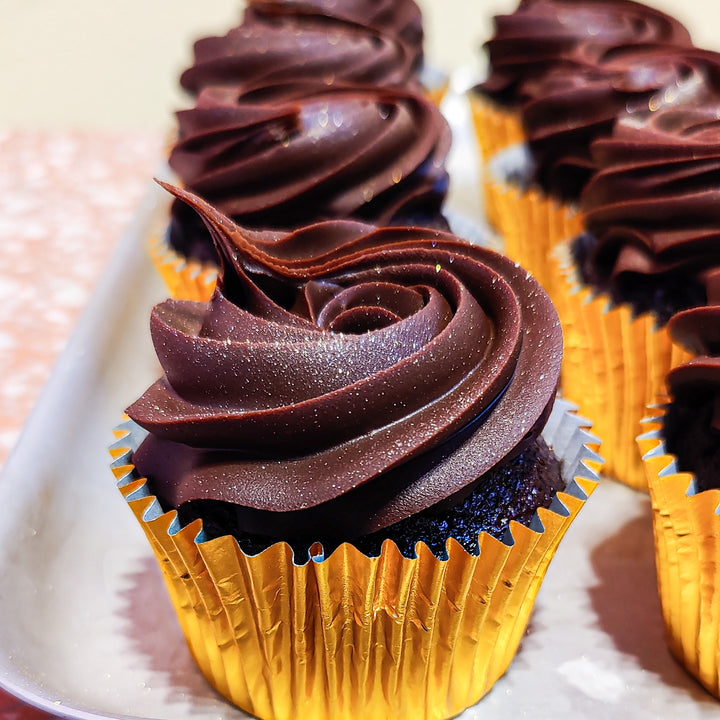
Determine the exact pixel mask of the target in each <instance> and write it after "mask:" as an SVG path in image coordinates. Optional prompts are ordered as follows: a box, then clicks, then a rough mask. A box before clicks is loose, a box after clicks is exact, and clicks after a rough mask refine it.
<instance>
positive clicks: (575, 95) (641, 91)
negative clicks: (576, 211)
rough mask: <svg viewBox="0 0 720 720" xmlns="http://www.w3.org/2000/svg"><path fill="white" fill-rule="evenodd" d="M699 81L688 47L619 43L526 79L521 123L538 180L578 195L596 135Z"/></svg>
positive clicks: (553, 190)
mask: <svg viewBox="0 0 720 720" xmlns="http://www.w3.org/2000/svg"><path fill="white" fill-rule="evenodd" d="M696 85H697V68H695V67H694V66H693V61H692V59H691V58H690V57H688V55H687V50H686V49H685V48H677V47H668V46H652V47H650V46H625V47H618V48H614V49H613V50H611V51H609V52H607V53H606V54H605V55H603V56H602V57H601V58H599V59H598V61H597V62H595V63H588V64H587V66H586V67H585V68H584V69H583V70H581V71H578V70H577V69H574V68H573V69H571V68H568V67H562V68H555V69H553V70H551V71H549V72H547V73H546V74H544V75H543V76H542V77H541V78H536V79H534V80H530V81H528V82H527V83H525V85H524V86H523V88H524V95H525V96H526V98H527V101H526V102H525V104H524V105H523V107H522V120H523V126H524V128H525V132H526V134H527V138H528V142H529V144H530V148H531V150H532V155H533V159H534V163H535V180H536V181H537V182H538V183H539V185H540V186H541V187H542V188H543V190H544V191H545V192H546V193H548V194H552V195H555V196H558V197H560V198H563V199H565V200H577V199H578V197H579V196H580V194H581V192H582V190H583V188H584V187H585V185H586V184H587V182H588V180H589V179H590V176H591V174H592V172H593V170H594V169H595V162H594V160H593V158H592V155H591V150H590V146H591V143H592V142H593V141H594V140H595V139H597V138H602V137H607V136H608V135H610V134H611V132H612V129H613V126H614V124H615V122H616V119H617V118H619V117H622V116H624V115H625V113H626V112H627V111H631V112H632V111H637V110H642V109H647V108H648V107H653V108H654V109H656V108H657V107H658V106H659V105H661V104H662V103H663V102H665V100H664V98H665V97H666V96H673V97H675V96H679V95H681V94H682V93H685V94H687V93H688V92H689V90H688V88H692V87H695V86H696ZM666 91H667V92H666Z"/></svg>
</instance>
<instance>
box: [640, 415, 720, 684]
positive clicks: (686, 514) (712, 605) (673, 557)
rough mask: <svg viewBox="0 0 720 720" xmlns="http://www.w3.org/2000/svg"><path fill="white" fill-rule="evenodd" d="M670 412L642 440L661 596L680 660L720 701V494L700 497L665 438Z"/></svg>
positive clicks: (648, 426)
mask: <svg viewBox="0 0 720 720" xmlns="http://www.w3.org/2000/svg"><path fill="white" fill-rule="evenodd" d="M664 415H665V410H664V408H663V407H662V406H661V407H657V406H656V407H655V409H654V415H653V416H652V417H649V418H647V419H645V420H644V422H643V427H644V429H645V432H644V433H643V434H642V435H640V436H639V437H638V439H637V442H638V446H639V448H640V452H641V453H642V455H643V463H644V467H645V471H646V473H647V482H648V486H649V489H650V497H651V499H652V508H653V528H654V531H655V561H656V564H657V575H658V590H659V592H660V601H661V605H662V611H663V619H664V621H665V629H666V633H667V639H668V644H669V646H670V650H671V651H672V653H673V655H674V656H675V657H676V658H677V660H678V661H679V662H680V663H681V664H682V665H683V666H684V667H685V668H686V669H687V670H688V672H689V673H690V674H691V675H693V676H694V677H695V678H697V680H698V681H699V682H700V683H701V684H702V685H703V686H704V687H705V688H706V689H707V690H708V691H709V692H711V693H712V694H713V695H715V696H718V697H720V563H718V558H720V515H719V514H718V513H719V512H720V490H705V491H703V492H698V490H697V488H696V485H695V479H694V476H693V475H692V474H691V473H685V472H678V471H677V464H676V459H675V457H674V456H673V455H669V454H668V453H667V451H666V449H665V444H664V441H663V437H662V427H663V418H664Z"/></svg>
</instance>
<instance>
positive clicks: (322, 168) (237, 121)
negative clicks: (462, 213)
mask: <svg viewBox="0 0 720 720" xmlns="http://www.w3.org/2000/svg"><path fill="white" fill-rule="evenodd" d="M178 120H179V124H180V139H179V141H178V143H177V144H176V146H175V147H174V148H173V150H172V153H171V155H170V165H171V167H172V168H173V169H174V170H175V172H176V173H177V174H178V176H179V177H180V179H181V180H182V182H183V184H184V185H185V186H186V187H187V188H189V189H190V190H192V191H193V192H195V193H197V194H198V195H201V196H202V197H203V198H204V199H206V200H208V201H209V202H211V203H212V204H214V205H216V206H217V207H218V208H219V209H220V210H221V211H222V212H223V213H225V214H226V215H228V216H230V217H232V218H233V219H234V220H236V221H237V222H239V223H241V224H242V225H244V226H247V227H253V228H263V229H265V228H294V227H299V226H301V225H305V224H308V223H311V222H316V221H318V220H324V219H331V218H344V217H348V218H356V219H361V220H364V221H369V222H372V223H375V224H379V225H387V224H399V223H408V222H414V223H417V224H420V223H421V222H423V221H424V222H425V223H426V224H427V223H430V224H434V223H439V224H440V225H444V220H442V218H441V216H440V206H441V204H442V202H443V200H444V197H445V194H446V192H447V186H448V174H447V170H446V169H445V159H446V157H447V153H448V150H449V147H450V129H449V127H448V125H447V123H446V121H445V120H444V118H443V117H442V115H441V114H440V111H439V110H438V109H437V107H435V105H433V104H432V103H431V102H430V101H429V100H426V99H425V98H423V97H422V96H420V95H417V94H415V93H411V92H408V91H404V90H399V89H388V88H385V89H382V88H376V87H340V86H335V87H332V88H328V87H326V86H325V85H323V84H322V83H293V84H288V85H277V86H269V87H265V88H262V89H261V90H258V91H254V92H251V93H247V94H243V93H242V92H241V91H239V90H237V89H232V88H208V89H206V90H205V91H204V92H203V93H201V95H200V97H199V99H198V102H197V105H196V107H195V108H193V109H192V110H185V111H182V112H180V113H178ZM444 226H445V227H446V225H444ZM170 243H171V245H172V246H173V247H175V248H176V249H177V250H179V251H180V252H182V253H183V254H185V255H191V256H195V257H200V258H201V259H210V258H211V257H214V249H213V248H212V243H211V240H210V237H209V234H208V233H207V231H206V230H205V229H204V228H202V227H201V223H199V221H198V220H197V218H196V215H195V213H194V212H193V211H190V210H188V209H187V208H186V207H185V206H184V205H183V204H179V203H175V205H174V207H173V218H172V224H171V230H170ZM203 253H205V254H206V256H205V257H204V256H203Z"/></svg>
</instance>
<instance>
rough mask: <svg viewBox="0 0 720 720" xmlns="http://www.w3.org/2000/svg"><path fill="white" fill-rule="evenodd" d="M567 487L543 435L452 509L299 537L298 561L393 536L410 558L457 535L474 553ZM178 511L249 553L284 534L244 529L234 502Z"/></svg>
mask: <svg viewBox="0 0 720 720" xmlns="http://www.w3.org/2000/svg"><path fill="white" fill-rule="evenodd" d="M150 483H151V487H152V481H150ZM562 489H564V483H563V481H562V478H561V473H560V462H559V461H558V459H557V458H556V457H555V455H554V453H553V452H552V450H550V449H549V448H548V446H547V445H546V444H545V442H544V441H543V440H542V439H541V438H537V439H536V440H535V441H534V442H532V443H530V444H529V445H528V446H527V447H526V448H525V450H524V451H523V452H521V453H520V454H519V455H517V456H516V457H514V458H513V459H512V460H510V461H508V462H507V463H505V464H504V465H502V466H501V467H498V468H495V469H494V470H492V471H491V472H490V473H488V474H487V475H486V476H485V477H484V478H483V479H482V480H481V481H480V482H479V483H478V485H477V486H476V488H475V489H474V491H473V492H472V493H471V494H470V495H469V496H468V497H466V498H465V500H463V501H462V502H460V503H459V504H457V505H455V506H453V507H451V508H446V509H443V510H442V511H436V512H432V509H430V510H427V511H425V512H422V513H419V514H417V515H415V516H412V517H410V518H407V519H406V520H403V521H401V522H399V523H396V524H395V525H391V526H390V527H388V528H386V529H384V530H382V531H379V532H377V533H373V534H371V535H366V536H364V537H360V538H327V537H323V536H322V534H321V533H318V536H317V537H313V538H308V540H307V541H301V540H296V541H293V542H292V543H291V545H292V547H293V551H294V553H295V561H296V562H298V563H303V562H306V561H307V559H308V555H309V550H310V547H311V546H312V545H313V544H314V543H316V542H321V543H322V545H323V549H324V552H325V554H326V555H329V554H330V553H332V551H333V550H334V549H335V548H337V547H338V546H339V545H340V544H341V543H342V542H345V541H350V542H352V544H353V545H355V547H357V548H358V549H359V550H361V551H362V552H364V553H365V554H366V555H369V556H377V555H379V554H380V552H381V548H382V544H383V542H384V541H385V540H386V539H391V540H393V541H394V542H395V543H396V544H397V546H398V548H399V549H400V551H401V552H402V554H403V555H404V556H405V557H408V558H412V557H415V546H416V544H417V543H418V542H421V541H422V542H424V543H426V544H427V545H428V547H429V548H430V550H431V551H432V552H433V553H434V554H435V555H436V556H437V557H438V558H440V559H446V558H447V548H446V543H447V540H448V539H449V538H451V537H452V538H455V540H457V541H458V542H459V543H460V544H461V545H462V546H463V547H464V548H465V549H466V550H467V551H468V552H469V553H471V554H474V555H478V554H479V548H478V535H479V534H480V533H481V532H487V533H489V534H490V535H492V536H493V537H496V538H498V539H500V538H501V537H502V535H503V534H504V533H505V531H506V530H507V528H508V526H509V524H510V521H511V520H517V521H518V522H521V523H524V524H528V523H529V522H530V521H531V519H532V517H533V515H534V514H535V511H536V510H537V509H538V508H540V507H545V508H547V507H549V506H550V503H551V502H552V499H553V497H554V495H555V494H556V493H557V492H558V491H559V490H562ZM160 500H161V503H162V499H160ZM178 515H179V519H180V522H181V524H182V525H183V526H185V525H187V524H189V523H191V522H192V521H194V520H196V519H197V518H201V519H202V521H203V531H204V536H205V539H208V540H209V539H212V538H216V537H221V536H223V535H233V536H234V537H235V538H236V539H237V541H238V543H239V545H240V547H241V549H242V550H243V552H245V553H247V554H248V555H255V554H257V553H260V552H262V551H263V550H265V549H266V548H267V547H269V546H270V545H272V544H274V543H275V542H278V541H280V540H282V539H283V538H272V537H264V536H262V535H257V534H249V533H246V532H243V530H242V528H241V527H239V526H238V522H237V513H236V511H235V507H234V506H233V505H232V504H229V503H224V502H219V501H213V500H201V501H193V502H189V503H186V504H185V505H183V506H181V507H180V508H179V509H178Z"/></svg>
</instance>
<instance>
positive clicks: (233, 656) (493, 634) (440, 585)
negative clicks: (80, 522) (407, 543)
mask: <svg viewBox="0 0 720 720" xmlns="http://www.w3.org/2000/svg"><path fill="white" fill-rule="evenodd" d="M572 410H574V408H573V406H571V405H570V404H569V403H566V402H564V401H562V400H558V401H557V403H556V407H555V409H554V411H553V413H552V415H551V418H550V420H549V422H548V425H547V427H546V429H545V431H544V436H545V438H546V440H548V441H549V443H550V444H551V446H553V447H554V449H555V452H556V454H557V455H558V456H559V457H560V458H561V459H562V460H563V478H564V480H565V482H566V484H567V486H566V490H565V491H564V492H560V493H558V494H557V495H556V497H555V498H554V499H553V503H552V506H551V507H550V508H549V509H540V510H539V511H538V512H537V513H536V515H535V517H534V519H533V521H532V523H531V524H530V526H529V527H526V526H524V525H522V524H520V523H517V522H514V521H513V522H512V523H511V524H510V528H509V530H508V532H507V533H506V537H505V538H504V539H503V541H500V540H497V539H495V538H493V537H491V536H489V535H487V534H484V533H483V534H482V535H481V536H480V537H479V545H480V554H479V556H474V555H471V554H469V553H468V552H466V551H465V550H464V549H463V548H462V547H461V545H460V544H459V543H458V542H457V541H455V540H454V539H452V538H451V539H449V540H448V542H447V551H448V558H447V559H446V560H439V559H438V558H437V557H436V556H435V555H434V554H433V553H432V552H431V551H430V550H429V549H428V547H427V546H426V545H425V544H424V543H422V542H420V543H418V545H417V548H416V557H414V558H412V559H408V558H406V557H404V556H403V555H402V554H401V553H400V552H399V550H398V549H397V546H396V545H395V544H394V543H393V542H392V541H389V540H388V541H386V542H385V543H384V544H383V546H382V552H381V554H380V556H379V557H368V556H366V555H364V554H363V553H361V552H360V551H359V550H357V549H356V548H355V547H354V546H353V545H351V544H349V543H345V544H343V545H341V546H340V547H339V548H338V549H337V550H335V551H334V552H333V553H332V554H331V555H330V556H328V557H325V556H324V555H323V552H322V548H321V546H319V545H316V546H314V547H313V549H312V550H311V555H313V557H312V559H311V560H310V561H309V562H307V563H305V564H302V565H298V564H296V563H295V562H294V559H293V552H292V550H291V548H290V546H289V545H288V544H287V543H284V542H278V543H276V544H274V545H272V546H271V547H270V548H268V549H267V550H265V551H264V552H262V553H260V554H258V555H254V556H252V555H247V554H245V553H244V552H243V551H242V550H241V549H240V547H239V545H238V543H237V541H236V540H235V539H234V538H232V537H229V536H228V537H221V538H217V539H213V540H208V541H206V540H205V539H204V537H203V532H202V521H201V520H197V521H195V522H194V523H192V524H191V525H188V526H186V527H184V528H181V527H180V525H179V523H178V520H177V513H176V512H175V511H172V512H166V513H163V511H162V509H161V508H160V504H159V502H158V501H157V499H156V498H155V497H154V496H153V495H152V494H151V492H150V490H149V489H148V486H147V482H146V480H145V479H143V478H140V477H137V474H136V473H135V470H134V467H133V465H132V453H133V451H134V449H135V448H136V447H137V446H138V444H139V442H140V441H141V440H142V438H143V436H144V431H142V430H140V428H139V427H138V426H137V425H135V424H134V423H132V421H129V420H127V421H126V422H125V423H123V425H121V426H120V427H119V428H118V429H117V430H116V437H117V438H118V439H117V441H116V442H115V443H114V444H113V446H112V448H111V454H112V456H113V458H114V462H113V464H112V467H113V471H114V474H115V477H116V479H117V482H118V487H119V488H120V491H121V492H122V494H123V496H124V497H125V499H126V500H127V502H128V504H129V506H130V507H131V508H132V510H133V512H134V514H135V517H136V518H137V520H138V522H139V523H140V524H141V526H142V527H143V529H144V531H145V533H146V534H147V537H148V539H149V541H150V543H151V545H152V547H153V550H154V552H155V555H156V556H157V559H158V562H159V564H160V567H161V569H162V572H163V575H164V578H165V581H166V583H167V587H168V591H169V593H170V596H171V598H172V601H173V604H174V606H175V609H176V611H177V615H178V618H179V620H180V624H181V625H182V628H183V630H184V632H185V636H186V638H187V642H188V644H189V646H190V650H191V652H192V654H193V656H194V657H195V659H196V661H197V663H198V665H199V666H200V669H201V670H202V672H203V673H204V674H205V676H206V677H207V679H208V680H209V681H210V683H211V684H212V685H213V686H214V687H215V688H216V689H217V690H218V691H219V692H220V693H222V694H223V695H224V696H225V697H226V698H227V699H228V700H230V701H231V702H233V703H235V704H236V705H238V706H239V707H241V708H242V709H244V710H246V711H247V712H249V713H252V714H254V715H257V716H258V717H260V718H264V719H268V720H269V719H278V720H280V719H284V720H288V719H290V718H293V719H295V720H343V719H348V720H350V719H352V720H357V719H358V718H362V719H363V720H390V719H392V718H397V719H400V718H403V719H407V718H413V720H422V719H427V720H430V719H433V720H435V719H440V718H449V717H453V716H454V715H457V714H458V713H460V712H461V711H462V710H464V709H465V708H467V707H470V706H471V705H473V704H475V703H476V702H477V701H478V700H479V699H480V698H481V697H482V696H483V695H485V694H486V693H487V692H488V691H489V690H490V689H491V688H492V686H493V684H494V683H495V681H496V680H497V679H498V678H499V677H500V676H501V675H503V673H504V672H505V671H506V670H507V668H508V665H509V664H510V661H511V660H512V658H513V656H514V655H515V652H516V650H517V648H518V645H519V643H520V641H521V639H522V636H523V633H524V632H525V628H526V626H527V622H528V617H529V615H530V612H531V610H532V608H533V605H534V602H535V597H536V595H537V592H538V590H539V588H540V585H541V583H542V580H543V578H544V576H545V573H546V570H547V567H548V565H549V563H550V561H551V559H552V557H553V555H554V553H555V551H556V549H557V547H558V544H559V543H560V541H561V539H562V537H563V535H564V534H565V532H566V530H567V529H568V527H569V526H570V524H571V523H572V521H573V520H574V519H575V517H576V516H577V514H578V512H579V511H580V509H581V508H582V507H583V505H584V504H585V502H586V500H587V499H588V497H589V495H590V494H591V493H592V491H593V489H594V488H595V486H596V484H597V480H598V473H597V470H598V468H599V465H600V463H601V460H600V457H599V456H598V455H597V453H596V452H595V450H594V449H593V448H594V447H595V446H596V443H597V442H598V441H597V439H596V438H595V437H594V436H593V435H590V434H589V432H588V431H587V429H586V427H587V425H588V422H587V421H586V420H583V419H582V418H580V417H578V416H577V415H576V414H575V413H574V412H572Z"/></svg>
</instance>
